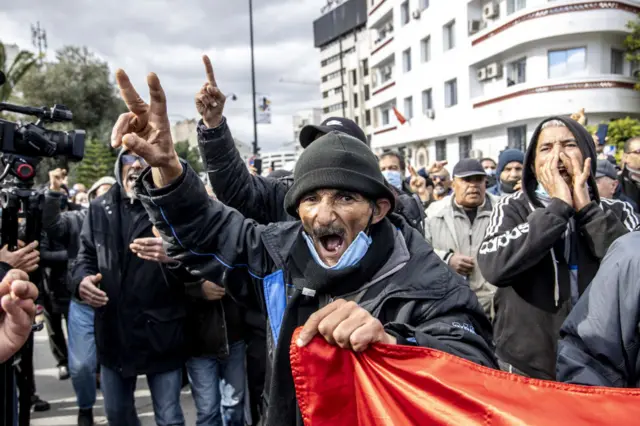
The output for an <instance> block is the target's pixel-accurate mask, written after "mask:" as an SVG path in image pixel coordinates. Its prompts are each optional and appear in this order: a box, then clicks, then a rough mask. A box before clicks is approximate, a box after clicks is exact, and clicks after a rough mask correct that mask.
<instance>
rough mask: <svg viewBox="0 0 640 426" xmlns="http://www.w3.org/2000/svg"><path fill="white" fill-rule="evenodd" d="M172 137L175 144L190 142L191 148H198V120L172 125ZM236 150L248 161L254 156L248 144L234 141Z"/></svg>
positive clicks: (178, 122) (193, 119) (187, 120)
mask: <svg viewBox="0 0 640 426" xmlns="http://www.w3.org/2000/svg"><path fill="white" fill-rule="evenodd" d="M171 137H172V138H173V141H174V142H184V141H188V142H189V147H191V148H197V147H198V120H196V119H195V118H192V119H185V120H181V121H177V122H175V123H174V124H172V125H171ZM234 142H235V144H236V148H237V149H238V152H240V157H242V159H243V160H245V161H246V160H247V159H248V158H249V157H251V155H252V154H253V149H252V147H251V146H249V145H247V144H246V143H244V142H242V141H240V140H238V139H234Z"/></svg>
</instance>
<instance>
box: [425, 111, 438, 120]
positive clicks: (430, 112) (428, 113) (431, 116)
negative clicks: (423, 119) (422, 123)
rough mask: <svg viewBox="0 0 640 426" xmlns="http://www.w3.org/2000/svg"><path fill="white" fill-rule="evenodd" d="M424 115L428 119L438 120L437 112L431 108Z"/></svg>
mask: <svg viewBox="0 0 640 426" xmlns="http://www.w3.org/2000/svg"><path fill="white" fill-rule="evenodd" d="M424 113H425V115H426V116H427V118H430V119H432V120H433V119H434V118H436V110H434V109H433V108H429V109H428V110H426V111H425V112H424Z"/></svg>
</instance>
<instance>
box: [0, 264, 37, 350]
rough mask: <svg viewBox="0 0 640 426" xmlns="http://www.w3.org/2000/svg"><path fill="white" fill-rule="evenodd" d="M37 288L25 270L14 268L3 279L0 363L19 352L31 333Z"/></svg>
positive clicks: (0, 302) (0, 313)
mask: <svg viewBox="0 0 640 426" xmlns="http://www.w3.org/2000/svg"><path fill="white" fill-rule="evenodd" d="M37 297H38V289H37V288H36V286H35V285H34V284H33V283H31V282H29V276H28V275H27V273H26V272H24V271H18V270H15V269H12V270H11V271H9V272H7V275H5V276H4V279H3V280H2V282H1V283H0V305H1V306H2V310H1V311H0V363H2V362H5V361H7V360H8V359H9V358H10V357H11V356H12V355H13V354H15V353H16V352H18V351H19V350H20V348H21V347H22V345H24V343H25V342H26V341H27V339H28V338H29V335H30V334H31V324H33V319H34V317H35V316H36V305H35V302H34V301H35V299H36V298H37Z"/></svg>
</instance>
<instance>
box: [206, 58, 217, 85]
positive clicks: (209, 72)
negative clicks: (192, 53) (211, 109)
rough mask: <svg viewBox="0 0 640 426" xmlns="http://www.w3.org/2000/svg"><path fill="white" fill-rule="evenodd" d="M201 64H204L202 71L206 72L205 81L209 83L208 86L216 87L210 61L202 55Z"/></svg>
mask: <svg viewBox="0 0 640 426" xmlns="http://www.w3.org/2000/svg"><path fill="white" fill-rule="evenodd" d="M202 62H203V63H204V69H205V71H206V72H207V80H208V81H209V84H211V85H212V86H214V87H217V86H218V85H217V84H216V77H215V75H214V74H213V65H211V59H209V57H208V56H207V55H202Z"/></svg>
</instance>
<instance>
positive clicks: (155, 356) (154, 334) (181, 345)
mask: <svg viewBox="0 0 640 426" xmlns="http://www.w3.org/2000/svg"><path fill="white" fill-rule="evenodd" d="M116 176H120V171H119V170H117V173H116ZM151 228H152V225H151V222H150V221H149V217H148V216H147V214H146V212H145V210H144V208H143V206H142V205H141V203H140V202H139V201H134V202H131V200H130V199H129V198H127V197H126V195H125V194H124V191H123V189H122V186H121V184H120V179H118V184H116V185H114V186H113V187H112V188H111V189H110V190H109V192H107V193H106V194H104V195H103V196H101V197H98V198H96V199H95V200H94V201H92V202H91V204H90V206H89V211H88V214H87V217H86V219H85V221H84V224H83V227H82V233H81V236H80V240H81V242H80V251H79V253H78V257H77V260H76V264H75V269H74V273H73V285H74V293H77V288H78V285H79V284H80V282H81V281H82V279H83V278H84V277H86V276H89V275H95V274H97V273H101V274H102V277H103V278H102V282H101V283H100V289H101V290H103V291H105V292H106V293H107V296H108V297H109V302H108V303H107V304H106V305H105V306H103V307H101V308H98V309H96V316H95V333H96V347H97V351H98V359H99V362H100V363H101V364H104V365H106V366H107V367H109V368H112V369H114V370H116V371H118V372H119V373H120V374H121V375H123V376H124V377H135V376H136V375H138V374H149V373H151V374H153V373H161V372H166V371H170V370H174V369H178V368H180V366H181V365H182V363H183V362H184V360H185V358H186V348H185V335H184V331H185V330H184V325H185V316H186V309H185V289H184V284H185V281H184V276H179V274H178V269H176V270H172V269H171V268H169V267H167V266H166V265H162V264H160V263H156V262H150V261H146V260H142V259H140V258H138V257H137V256H136V255H135V254H133V253H132V252H131V250H130V249H129V244H130V243H131V242H132V241H133V240H134V239H136V238H143V237H152V236H153V234H152V232H151Z"/></svg>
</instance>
